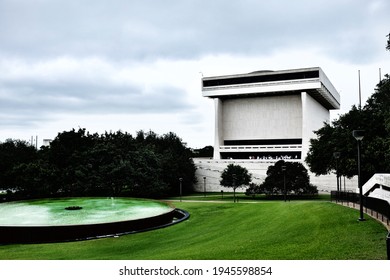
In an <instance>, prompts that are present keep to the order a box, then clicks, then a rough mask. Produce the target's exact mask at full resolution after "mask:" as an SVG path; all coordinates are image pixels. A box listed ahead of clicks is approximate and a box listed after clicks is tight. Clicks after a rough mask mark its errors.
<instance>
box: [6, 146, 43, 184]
mask: <svg viewBox="0 0 390 280" xmlns="http://www.w3.org/2000/svg"><path fill="white" fill-rule="evenodd" d="M36 159H37V151H36V149H35V147H33V146H31V145H29V144H28V143H27V142H25V141H21V140H13V139H8V140H6V141H5V142H4V143H0V188H3V189H11V188H14V187H15V177H14V176H13V175H12V173H13V169H14V168H16V167H17V166H18V165H20V164H24V163H25V164H28V163H31V162H33V161H35V160H36Z"/></svg>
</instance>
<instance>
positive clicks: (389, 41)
mask: <svg viewBox="0 0 390 280" xmlns="http://www.w3.org/2000/svg"><path fill="white" fill-rule="evenodd" d="M386 37H388V38H389V39H387V45H386V50H388V51H390V33H389V34H388V35H387V36H386Z"/></svg>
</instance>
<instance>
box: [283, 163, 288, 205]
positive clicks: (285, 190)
mask: <svg viewBox="0 0 390 280" xmlns="http://www.w3.org/2000/svg"><path fill="white" fill-rule="evenodd" d="M282 171H283V187H284V202H286V201H287V198H286V196H287V189H286V166H285V165H282Z"/></svg>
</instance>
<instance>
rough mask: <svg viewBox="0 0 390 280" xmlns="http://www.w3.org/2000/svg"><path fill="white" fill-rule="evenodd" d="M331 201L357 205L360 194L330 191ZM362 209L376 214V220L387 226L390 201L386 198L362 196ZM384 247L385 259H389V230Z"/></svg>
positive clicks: (389, 217)
mask: <svg viewBox="0 0 390 280" xmlns="http://www.w3.org/2000/svg"><path fill="white" fill-rule="evenodd" d="M330 197H331V201H338V202H341V203H342V204H343V203H344V202H347V203H348V204H349V203H352V204H353V205H352V206H353V207H355V204H356V205H358V204H359V202H360V196H359V194H358V193H353V192H337V191H332V192H331V195H330ZM363 209H365V210H364V211H365V213H366V214H370V215H371V216H372V217H375V216H376V219H377V220H381V221H382V222H383V223H386V224H387V226H389V219H390V203H389V202H388V201H387V200H383V199H379V198H375V197H369V196H363ZM386 247H387V259H389V260H390V231H389V233H388V235H387V237H386Z"/></svg>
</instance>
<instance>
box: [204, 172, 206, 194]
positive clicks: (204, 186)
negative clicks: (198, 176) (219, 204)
mask: <svg viewBox="0 0 390 280" xmlns="http://www.w3.org/2000/svg"><path fill="white" fill-rule="evenodd" d="M203 192H204V197H206V176H204V177H203Z"/></svg>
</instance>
